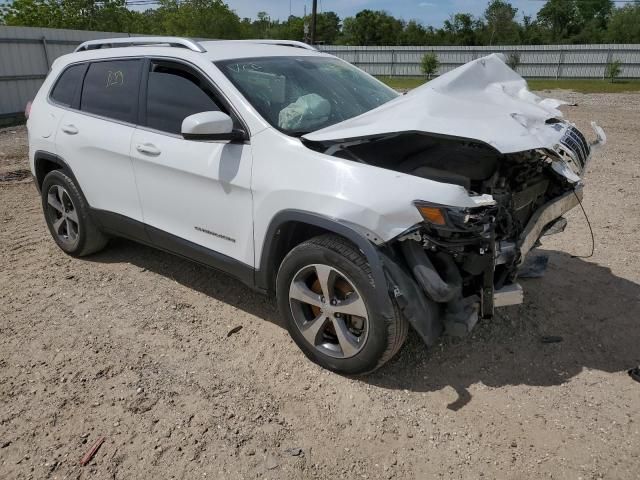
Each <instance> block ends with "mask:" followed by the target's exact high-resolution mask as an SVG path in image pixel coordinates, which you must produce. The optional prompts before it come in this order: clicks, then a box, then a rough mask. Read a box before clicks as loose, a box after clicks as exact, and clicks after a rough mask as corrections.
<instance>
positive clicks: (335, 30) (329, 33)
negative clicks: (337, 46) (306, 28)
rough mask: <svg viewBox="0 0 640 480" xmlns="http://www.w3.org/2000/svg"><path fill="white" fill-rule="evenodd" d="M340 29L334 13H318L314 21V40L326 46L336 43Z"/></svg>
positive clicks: (338, 19)
mask: <svg viewBox="0 0 640 480" xmlns="http://www.w3.org/2000/svg"><path fill="white" fill-rule="evenodd" d="M309 21H311V18H309ZM340 27H341V25H340V17H339V16H338V15H337V14H336V13H335V12H322V13H319V14H318V17H317V20H316V39H317V40H318V42H321V43H326V44H328V45H330V44H332V43H336V40H337V39H338V36H339V35H340Z"/></svg>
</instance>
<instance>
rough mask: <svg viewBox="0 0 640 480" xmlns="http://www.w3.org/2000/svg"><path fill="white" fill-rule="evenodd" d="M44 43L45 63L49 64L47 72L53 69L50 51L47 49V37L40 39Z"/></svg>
mask: <svg viewBox="0 0 640 480" xmlns="http://www.w3.org/2000/svg"><path fill="white" fill-rule="evenodd" d="M40 41H41V42H42V51H43V52H44V61H45V62H47V71H49V69H50V68H51V62H50V61H49V50H48V49H47V37H44V36H43V37H42V38H41V39H40Z"/></svg>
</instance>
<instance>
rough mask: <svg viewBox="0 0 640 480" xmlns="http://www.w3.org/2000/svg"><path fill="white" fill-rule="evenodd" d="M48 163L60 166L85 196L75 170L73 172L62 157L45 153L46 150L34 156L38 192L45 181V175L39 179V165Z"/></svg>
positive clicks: (38, 151) (37, 152) (39, 151)
mask: <svg viewBox="0 0 640 480" xmlns="http://www.w3.org/2000/svg"><path fill="white" fill-rule="evenodd" d="M43 160H44V161H46V162H51V163H55V164H56V165H58V166H59V167H60V170H62V171H63V172H64V173H65V174H67V175H68V176H69V177H71V179H72V180H73V181H74V183H75V184H76V186H77V187H78V189H79V190H80V193H82V195H84V193H83V192H82V189H81V188H80V184H79V183H78V180H77V179H76V176H75V175H74V174H73V170H71V167H70V166H69V164H67V162H65V161H64V160H63V159H62V157H60V156H58V155H56V154H54V153H50V152H45V151H44V150H37V151H36V152H35V153H34V154H33V168H34V170H35V172H34V173H35V180H36V182H35V184H36V188H37V189H38V192H39V191H40V187H41V185H42V181H43V180H44V175H43V176H42V178H40V177H39V174H40V167H39V164H40V162H41V161H43Z"/></svg>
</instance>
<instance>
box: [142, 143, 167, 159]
mask: <svg viewBox="0 0 640 480" xmlns="http://www.w3.org/2000/svg"><path fill="white" fill-rule="evenodd" d="M136 150H138V151H139V152H140V153H144V154H145V155H152V156H154V157H157V156H158V155H160V153H161V152H160V150H159V149H158V147H156V146H155V145H154V144H152V143H141V144H138V145H137V146H136Z"/></svg>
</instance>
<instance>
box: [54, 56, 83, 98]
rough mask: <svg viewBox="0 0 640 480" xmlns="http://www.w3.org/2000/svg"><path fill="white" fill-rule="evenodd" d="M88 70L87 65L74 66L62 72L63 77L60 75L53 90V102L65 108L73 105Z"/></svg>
mask: <svg viewBox="0 0 640 480" xmlns="http://www.w3.org/2000/svg"><path fill="white" fill-rule="evenodd" d="M86 68H87V66H86V65H72V66H70V67H69V68H67V69H66V70H65V71H64V72H62V75H60V78H58V81H57V82H56V84H55V86H54V87H53V89H52V90H51V100H53V101H54V102H56V103H58V104H60V105H63V106H65V107H70V106H71V105H73V100H74V98H75V95H76V92H77V91H78V88H79V87H80V83H81V82H82V75H83V74H84V71H85V69H86Z"/></svg>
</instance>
